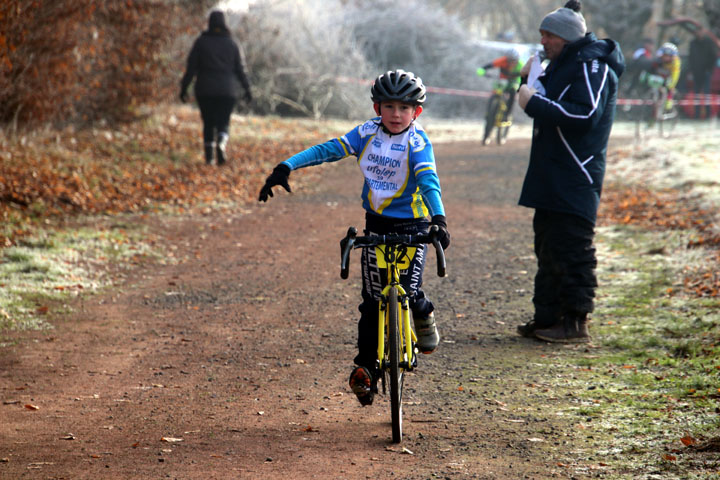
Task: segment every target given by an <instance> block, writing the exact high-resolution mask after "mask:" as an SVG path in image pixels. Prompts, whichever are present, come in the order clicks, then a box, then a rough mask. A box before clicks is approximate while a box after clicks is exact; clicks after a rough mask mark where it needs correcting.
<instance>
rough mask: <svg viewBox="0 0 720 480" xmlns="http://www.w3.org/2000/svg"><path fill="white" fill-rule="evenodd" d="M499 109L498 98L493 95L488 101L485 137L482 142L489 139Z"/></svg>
mask: <svg viewBox="0 0 720 480" xmlns="http://www.w3.org/2000/svg"><path fill="white" fill-rule="evenodd" d="M499 108H500V98H499V97H498V96H497V95H493V96H492V97H490V100H488V105H487V112H486V114H485V136H484V137H483V142H487V141H488V140H489V139H490V134H491V133H492V129H493V127H495V121H496V118H497V113H498V109H499Z"/></svg>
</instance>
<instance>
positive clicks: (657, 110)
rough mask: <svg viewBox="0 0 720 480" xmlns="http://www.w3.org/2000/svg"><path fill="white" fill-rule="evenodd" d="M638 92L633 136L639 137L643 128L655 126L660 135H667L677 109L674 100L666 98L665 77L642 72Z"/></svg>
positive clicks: (673, 122)
mask: <svg viewBox="0 0 720 480" xmlns="http://www.w3.org/2000/svg"><path fill="white" fill-rule="evenodd" d="M639 92H640V100H641V101H642V103H641V104H640V105H638V106H637V107H636V108H635V111H636V112H635V116H634V119H635V136H636V137H637V138H640V137H641V136H642V135H643V133H644V132H643V130H647V129H651V128H654V127H655V126H657V128H658V131H659V133H660V135H661V136H668V135H669V134H670V133H671V132H672V130H673V129H674V128H675V124H676V123H677V118H678V109H677V106H676V104H675V102H674V101H672V100H668V90H667V88H666V87H665V78H663V77H662V76H660V75H656V74H652V73H648V72H643V74H641V76H640V88H639Z"/></svg>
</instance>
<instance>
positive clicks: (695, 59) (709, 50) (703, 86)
mask: <svg viewBox="0 0 720 480" xmlns="http://www.w3.org/2000/svg"><path fill="white" fill-rule="evenodd" d="M717 58H718V46H717V45H716V44H715V41H714V40H713V39H712V37H711V36H710V34H709V32H708V31H707V30H705V29H698V30H696V31H695V32H694V38H693V39H692V41H691V42H690V51H689V55H688V63H689V64H690V73H691V74H692V79H693V92H694V93H695V94H696V98H697V96H699V95H707V97H705V98H708V97H709V96H710V84H711V83H712V73H713V70H715V65H716V64H717ZM710 115H711V111H710V107H709V106H708V105H707V104H705V102H700V103H699V104H697V105H695V118H710Z"/></svg>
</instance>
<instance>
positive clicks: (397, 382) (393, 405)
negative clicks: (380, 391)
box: [386, 287, 403, 443]
mask: <svg viewBox="0 0 720 480" xmlns="http://www.w3.org/2000/svg"><path fill="white" fill-rule="evenodd" d="M388 297H389V298H388V312H387V315H388V319H387V320H388V332H387V336H386V338H387V350H388V353H389V359H390V365H389V366H390V410H391V417H392V438H393V442H395V443H400V442H401V441H402V388H403V370H402V369H401V368H400V359H401V358H402V342H401V341H400V329H399V323H398V322H399V321H400V316H399V308H398V290H397V287H391V288H390V292H389V293H388Z"/></svg>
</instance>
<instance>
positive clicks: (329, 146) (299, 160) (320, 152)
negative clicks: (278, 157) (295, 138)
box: [282, 138, 350, 170]
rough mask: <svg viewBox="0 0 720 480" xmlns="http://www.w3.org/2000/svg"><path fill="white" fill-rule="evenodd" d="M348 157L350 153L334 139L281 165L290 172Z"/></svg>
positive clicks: (298, 154)
mask: <svg viewBox="0 0 720 480" xmlns="http://www.w3.org/2000/svg"><path fill="white" fill-rule="evenodd" d="M348 155H350V152H349V151H348V149H347V147H346V146H345V145H344V143H341V141H340V140H339V139H337V138H334V139H332V140H328V141H327V142H325V143H321V144H318V145H314V146H312V147H310V148H308V149H307V150H303V151H302V152H300V153H296V154H295V155H293V156H292V157H290V158H288V159H287V160H285V161H284V162H282V163H284V164H285V165H287V166H288V167H290V170H297V169H298V168H304V167H310V166H312V165H319V164H321V163H326V162H337V161H338V160H340V159H343V158H345V157H347V156H348Z"/></svg>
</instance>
